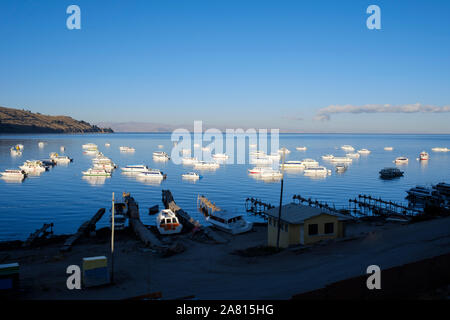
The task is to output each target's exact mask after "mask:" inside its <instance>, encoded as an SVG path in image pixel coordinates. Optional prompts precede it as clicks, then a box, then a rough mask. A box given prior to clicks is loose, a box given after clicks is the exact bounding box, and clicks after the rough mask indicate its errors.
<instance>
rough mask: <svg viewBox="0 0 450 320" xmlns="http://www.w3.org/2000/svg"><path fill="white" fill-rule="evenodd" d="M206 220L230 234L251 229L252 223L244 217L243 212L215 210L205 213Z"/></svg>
mask: <svg viewBox="0 0 450 320" xmlns="http://www.w3.org/2000/svg"><path fill="white" fill-rule="evenodd" d="M206 221H208V222H209V223H211V225H212V226H213V227H215V228H217V229H219V230H221V231H224V232H227V233H231V234H241V233H244V232H248V231H250V230H251V229H252V227H253V223H252V222H248V221H247V220H245V219H244V215H243V214H239V213H231V212H227V211H220V212H215V213H214V214H211V215H207V216H206Z"/></svg>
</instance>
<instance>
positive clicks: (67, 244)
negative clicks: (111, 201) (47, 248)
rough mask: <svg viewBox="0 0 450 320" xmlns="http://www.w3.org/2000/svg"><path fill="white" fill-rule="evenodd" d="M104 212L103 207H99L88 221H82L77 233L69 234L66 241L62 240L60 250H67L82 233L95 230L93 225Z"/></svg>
mask: <svg viewBox="0 0 450 320" xmlns="http://www.w3.org/2000/svg"><path fill="white" fill-rule="evenodd" d="M104 214H105V208H101V209H100V210H98V211H97V213H96V214H95V215H94V216H93V217H92V218H91V219H90V220H88V221H86V222H84V223H83V224H82V225H81V226H80V227H79V228H78V231H77V233H75V234H73V235H71V236H70V237H69V238H68V239H67V240H66V242H64V245H63V246H62V248H61V249H60V251H62V252H66V251H69V250H70V249H71V248H72V246H73V245H74V243H75V242H76V241H77V240H78V239H79V238H80V237H81V236H82V235H84V234H87V233H88V232H90V231H92V230H95V225H96V224H97V222H98V221H99V220H100V219H101V218H102V217H103V215H104Z"/></svg>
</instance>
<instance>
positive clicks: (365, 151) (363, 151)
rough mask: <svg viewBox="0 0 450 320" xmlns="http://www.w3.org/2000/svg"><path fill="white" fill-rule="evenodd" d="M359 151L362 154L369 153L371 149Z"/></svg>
mask: <svg viewBox="0 0 450 320" xmlns="http://www.w3.org/2000/svg"><path fill="white" fill-rule="evenodd" d="M358 153H360V154H369V153H370V150H368V149H361V150H358Z"/></svg>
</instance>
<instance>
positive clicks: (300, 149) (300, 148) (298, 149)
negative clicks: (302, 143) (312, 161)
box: [295, 147, 307, 151]
mask: <svg viewBox="0 0 450 320" xmlns="http://www.w3.org/2000/svg"><path fill="white" fill-rule="evenodd" d="M306 149H307V148H306V147H296V148H295V150H297V151H306Z"/></svg>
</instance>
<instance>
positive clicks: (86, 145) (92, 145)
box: [81, 143, 98, 149]
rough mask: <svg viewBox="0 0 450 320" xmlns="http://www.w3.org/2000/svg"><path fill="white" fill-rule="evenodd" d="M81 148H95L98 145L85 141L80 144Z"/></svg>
mask: <svg viewBox="0 0 450 320" xmlns="http://www.w3.org/2000/svg"><path fill="white" fill-rule="evenodd" d="M81 147H82V148H83V149H97V148H98V146H97V145H96V144H95V143H86V144H83V145H82V146H81Z"/></svg>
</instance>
